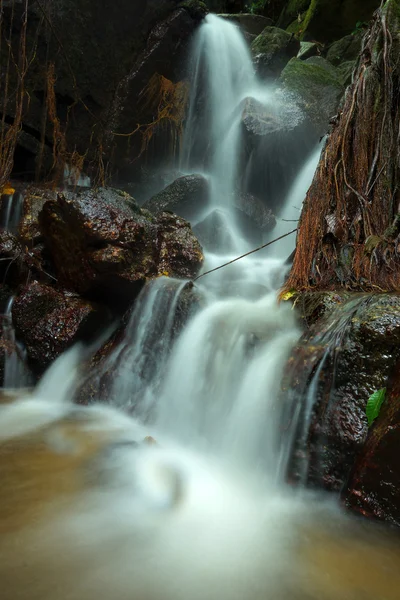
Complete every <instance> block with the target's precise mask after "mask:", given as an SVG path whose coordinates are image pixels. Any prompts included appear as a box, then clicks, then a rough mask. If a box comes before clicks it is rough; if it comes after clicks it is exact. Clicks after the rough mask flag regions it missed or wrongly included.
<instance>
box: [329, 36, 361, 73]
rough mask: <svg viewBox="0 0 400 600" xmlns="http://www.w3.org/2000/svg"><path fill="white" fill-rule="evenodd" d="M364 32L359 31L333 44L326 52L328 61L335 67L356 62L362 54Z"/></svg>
mask: <svg viewBox="0 0 400 600" xmlns="http://www.w3.org/2000/svg"><path fill="white" fill-rule="evenodd" d="M361 42H362V32H360V31H358V32H356V33H354V34H351V35H346V36H345V37H344V38H342V39H340V40H338V41H337V42H333V44H331V45H330V46H329V48H328V51H327V52H326V60H327V61H329V62H330V63H332V64H333V65H335V67H337V66H339V65H341V64H342V63H344V62H347V61H350V60H351V61H355V60H356V59H357V58H358V55H359V54H360V52H361Z"/></svg>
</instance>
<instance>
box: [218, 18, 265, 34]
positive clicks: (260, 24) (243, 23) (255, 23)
mask: <svg viewBox="0 0 400 600" xmlns="http://www.w3.org/2000/svg"><path fill="white" fill-rule="evenodd" d="M218 16H219V17H222V18H223V19H225V20H226V21H229V22H230V23H234V24H235V25H236V24H237V25H239V27H240V29H241V30H242V31H243V32H244V33H247V34H250V35H255V36H257V35H260V33H262V31H263V30H264V29H265V28H266V27H268V26H270V25H272V24H273V21H272V19H268V18H267V17H263V16H262V15H254V14H251V13H250V14H249V13H240V14H238V15H224V14H221V15H218Z"/></svg>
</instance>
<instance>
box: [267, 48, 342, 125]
mask: <svg viewBox="0 0 400 600" xmlns="http://www.w3.org/2000/svg"><path fill="white" fill-rule="evenodd" d="M332 67H333V65H331V64H330V63H328V62H327V61H326V60H324V59H323V58H322V57H312V58H309V59H307V60H304V61H303V60H299V59H298V58H292V60H291V61H290V62H289V63H288V64H287V66H286V67H285V69H284V70H283V72H282V74H281V77H280V80H279V82H280V85H281V86H282V87H283V89H285V90H287V91H288V92H291V93H292V94H294V95H295V97H296V98H297V99H298V101H299V104H300V106H301V107H302V109H303V110H304V112H305V113H306V114H307V115H308V118H309V120H310V121H311V123H312V124H313V125H314V127H315V128H316V130H317V131H318V133H320V134H321V135H323V134H324V133H325V132H326V130H327V126H328V123H329V120H330V118H331V117H332V116H333V115H335V114H336V110H337V107H338V105H339V101H340V99H341V97H342V95H343V91H344V89H343V86H342V83H341V81H340V79H339V74H338V73H337V71H336V70H334V67H333V68H332Z"/></svg>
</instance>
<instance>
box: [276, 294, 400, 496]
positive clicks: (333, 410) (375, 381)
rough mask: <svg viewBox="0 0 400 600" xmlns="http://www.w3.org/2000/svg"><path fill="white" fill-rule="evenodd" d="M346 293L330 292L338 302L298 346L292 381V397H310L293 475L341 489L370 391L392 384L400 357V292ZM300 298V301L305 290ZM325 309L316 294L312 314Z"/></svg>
mask: <svg viewBox="0 0 400 600" xmlns="http://www.w3.org/2000/svg"><path fill="white" fill-rule="evenodd" d="M344 299H345V301H344V302H343V301H342V297H341V296H338V297H337V298H335V297H334V296H333V297H332V295H331V296H329V297H328V300H329V302H330V304H332V303H333V304H336V308H335V309H334V310H333V312H331V313H329V312H328V311H325V316H324V317H323V318H322V319H320V320H318V321H316V322H315V323H314V325H312V326H311V327H310V329H309V330H308V331H307V333H306V334H305V335H304V337H303V339H302V342H301V344H300V345H299V346H298V347H297V348H296V349H295V351H294V353H293V356H292V359H291V361H289V364H290V367H289V371H290V373H291V374H290V376H289V377H288V379H289V380H290V383H289V384H288V385H287V387H288V389H289V396H291V398H292V400H294V401H296V398H300V397H301V398H302V399H303V400H302V402H303V405H302V411H303V414H302V415H301V418H300V420H299V421H298V422H297V425H296V426H295V427H296V436H295V437H296V439H297V442H296V443H295V449H294V452H293V456H292V463H291V466H290V469H289V472H290V476H291V477H294V478H297V479H300V480H302V481H303V482H308V484H309V485H313V486H316V487H324V488H325V489H328V490H335V491H337V490H340V489H341V488H342V486H343V484H344V483H345V482H346V481H347V479H348V477H349V473H350V471H351V469H352V467H353V464H354V462H355V459H356V457H357V455H358V453H359V452H360V451H361V450H362V448H363V445H364V442H365V440H366V437H367V434H368V425H367V417H366V413H365V409H366V404H367V401H368V398H369V397H370V395H371V394H372V393H373V392H374V391H376V390H377V389H380V388H382V387H385V386H386V384H387V380H388V377H389V376H390V374H391V372H392V371H393V368H394V366H395V365H396V364H397V362H398V360H399V358H400V296H399V295H395V294H393V295H389V294H377V295H364V294H349V295H348V296H347V295H345V296H344ZM325 301H326V298H325V300H324V302H325ZM308 302H310V296H309V298H308ZM296 305H297V306H300V308H301V296H300V298H299V300H298V302H296ZM318 310H319V309H318V302H317V303H316V305H315V303H314V306H313V307H312V309H311V314H314V315H316V314H318ZM323 311H324V307H322V312H323ZM305 398H307V402H305V400H304V399H305ZM307 405H308V408H307ZM309 411H311V412H309ZM304 428H305V429H304Z"/></svg>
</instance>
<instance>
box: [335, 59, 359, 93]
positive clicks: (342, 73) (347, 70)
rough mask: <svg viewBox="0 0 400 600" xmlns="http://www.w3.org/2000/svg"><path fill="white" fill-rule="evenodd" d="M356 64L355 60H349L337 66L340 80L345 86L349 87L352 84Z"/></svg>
mask: <svg viewBox="0 0 400 600" xmlns="http://www.w3.org/2000/svg"><path fill="white" fill-rule="evenodd" d="M356 64H357V62H356V61H355V60H349V61H348V62H344V63H342V64H341V65H339V66H338V67H337V74H338V77H339V81H340V83H341V84H342V85H343V86H345V87H347V86H348V85H350V83H351V81H352V75H353V72H354V69H355V67H356Z"/></svg>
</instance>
